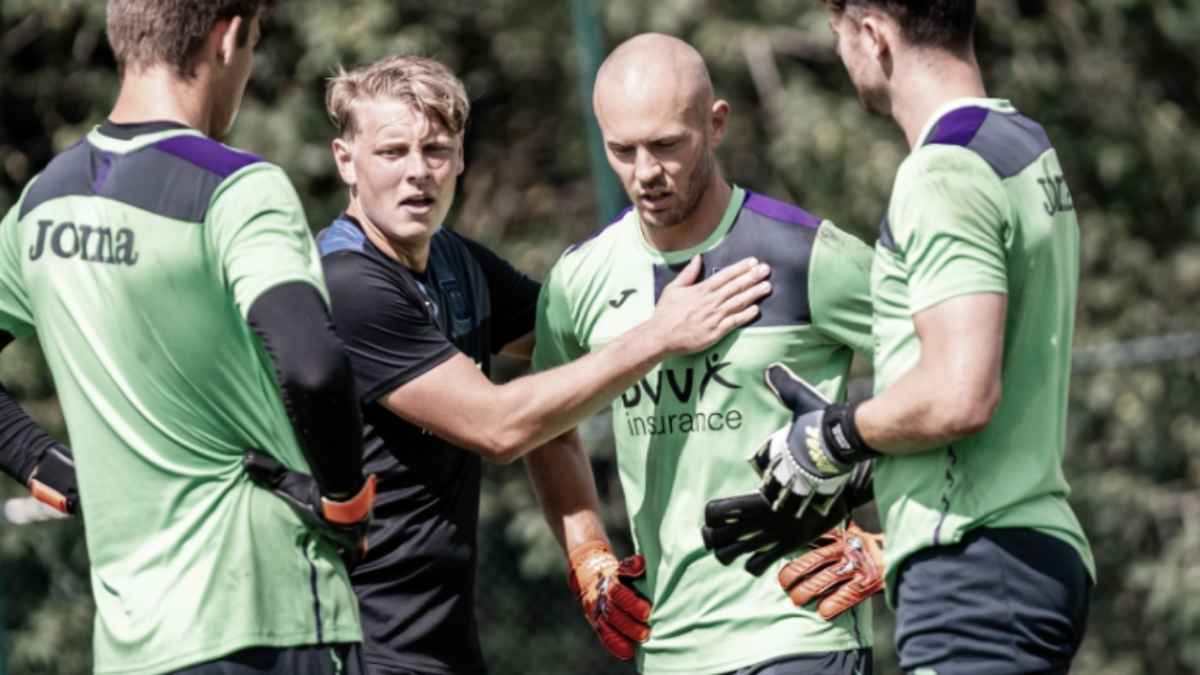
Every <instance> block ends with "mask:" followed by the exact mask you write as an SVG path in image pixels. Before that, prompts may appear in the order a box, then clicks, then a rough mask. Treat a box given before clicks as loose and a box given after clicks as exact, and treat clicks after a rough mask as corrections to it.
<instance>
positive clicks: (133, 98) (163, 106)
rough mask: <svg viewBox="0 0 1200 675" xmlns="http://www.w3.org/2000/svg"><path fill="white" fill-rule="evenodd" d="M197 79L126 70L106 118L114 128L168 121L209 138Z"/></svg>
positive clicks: (164, 70) (161, 69)
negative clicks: (182, 125) (190, 128)
mask: <svg viewBox="0 0 1200 675" xmlns="http://www.w3.org/2000/svg"><path fill="white" fill-rule="evenodd" d="M205 86H206V85H205V83H204V80H203V78H202V77H201V75H199V74H198V75H197V76H196V77H195V78H193V79H191V80H183V79H181V78H180V77H179V76H178V75H176V74H175V73H174V72H172V71H171V70H170V69H169V68H168V67H166V66H151V67H149V68H145V69H141V70H136V71H134V70H130V71H127V72H126V73H125V76H124V77H123V78H122V80H121V90H120V92H119V93H118V94H117V102H116V104H114V105H113V109H112V112H111V113H109V116H108V118H109V119H110V120H111V121H113V122H116V123H117V124H131V123H136V122H149V121H170V122H179V123H180V124H185V125H187V126H189V127H192V128H193V129H198V130H199V131H200V132H201V133H203V134H205V135H206V136H212V135H213V134H214V133H215V131H216V130H214V129H212V128H211V127H212V122H211V117H212V110H211V106H209V105H207V104H206V103H205V101H206V100H207V97H206V95H205V91H204V90H205Z"/></svg>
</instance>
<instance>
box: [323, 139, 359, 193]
mask: <svg viewBox="0 0 1200 675" xmlns="http://www.w3.org/2000/svg"><path fill="white" fill-rule="evenodd" d="M330 148H331V149H332V150H333V161H334V163H336V164H337V169H338V174H339V175H341V177H342V182H343V183H345V184H346V185H347V186H348V187H351V188H352V187H354V186H355V185H356V184H357V183H358V174H357V173H356V172H355V171H354V146H353V144H352V143H351V142H350V141H347V140H346V139H344V138H341V137H340V136H339V137H338V138H335V139H333V142H332V143H331V144H330Z"/></svg>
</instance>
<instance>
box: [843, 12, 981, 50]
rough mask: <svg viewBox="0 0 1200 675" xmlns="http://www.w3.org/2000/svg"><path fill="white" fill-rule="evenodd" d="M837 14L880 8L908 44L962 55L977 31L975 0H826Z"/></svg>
mask: <svg viewBox="0 0 1200 675" xmlns="http://www.w3.org/2000/svg"><path fill="white" fill-rule="evenodd" d="M825 2H826V3H827V4H828V5H829V6H830V7H831V8H832V9H833V11H835V12H839V13H840V12H844V11H846V10H847V9H849V8H853V7H864V8H866V7H872V8H875V9H878V10H880V11H882V12H884V13H886V14H887V15H888V16H891V17H892V18H893V19H895V20H896V23H898V24H900V34H901V36H902V37H903V38H904V40H905V41H906V42H908V43H909V44H913V45H917V46H921V47H938V48H941V49H945V50H948V51H952V52H962V51H965V50H966V49H967V48H969V47H970V46H971V36H972V34H973V33H974V31H975V0H825Z"/></svg>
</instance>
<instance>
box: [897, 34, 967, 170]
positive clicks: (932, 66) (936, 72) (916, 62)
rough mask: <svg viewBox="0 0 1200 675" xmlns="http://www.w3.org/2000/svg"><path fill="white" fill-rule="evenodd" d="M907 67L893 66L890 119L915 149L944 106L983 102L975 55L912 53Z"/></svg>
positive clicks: (907, 56)
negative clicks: (974, 100)
mask: <svg viewBox="0 0 1200 675" xmlns="http://www.w3.org/2000/svg"><path fill="white" fill-rule="evenodd" d="M906 58H907V59H908V63H898V64H897V66H896V73H897V74H896V81H895V82H894V84H893V85H892V117H893V118H894V119H895V120H896V123H897V124H899V125H900V129H901V130H903V131H904V137H905V138H906V139H908V147H909V148H915V147H916V145H917V142H918V141H919V140H920V135H921V131H922V130H923V129H924V128H925V126H926V125H927V124H928V123H929V121H930V118H931V117H933V114H934V113H935V112H937V110H938V108H941V107H942V106H943V105H945V104H946V103H948V102H950V101H953V100H955V99H959V98H985V97H986V96H987V90H986V89H985V88H984V86H983V76H982V75H980V73H979V64H977V63H976V62H975V57H974V55H973V54H972V55H970V56H969V57H967V58H959V57H956V56H954V55H951V54H947V53H944V52H940V51H934V50H914V51H912V52H910V53H908V54H907V55H906Z"/></svg>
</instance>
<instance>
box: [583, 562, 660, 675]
mask: <svg viewBox="0 0 1200 675" xmlns="http://www.w3.org/2000/svg"><path fill="white" fill-rule="evenodd" d="M569 558H570V565H571V573H570V575H569V576H568V577H567V585H568V586H570V588H571V592H573V593H574V594H575V595H576V596H578V597H579V602H580V604H582V605H583V615H584V617H585V618H587V621H588V623H589V624H591V626H592V630H594V631H596V635H599V636H600V642H601V643H603V644H604V648H605V649H607V650H608V651H609V652H610V653H612V655H613V656H615V657H617V658H618V659H621V660H622V661H628V660H630V659H632V658H633V654H634V650H635V649H636V648H637V646H638V645H639V644H641V643H643V642H645V641H646V640H647V639H649V637H650V626H649V625H648V624H647V622H648V621H649V620H650V601H649V600H647V599H646V598H645V597H644V596H642V594H641V593H638V591H637V590H636V589H635V588H634V587H633V585H632V582H633V580H634V579H638V578H641V577H642V576H644V575H645V574H646V560H645V558H643V557H642V556H640V555H631V556H629V557H628V558H625V559H624V560H620V561H618V560H617V557H616V556H615V555H613V552H612V549H610V548H609V547H608V544H607V543H605V542H603V541H591V542H588V543H586V544H583V545H581V546H579V547H577V548H575V549H574V550H572V551H571V553H570V555H569Z"/></svg>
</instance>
